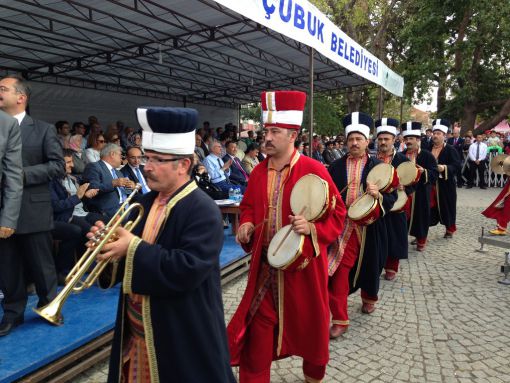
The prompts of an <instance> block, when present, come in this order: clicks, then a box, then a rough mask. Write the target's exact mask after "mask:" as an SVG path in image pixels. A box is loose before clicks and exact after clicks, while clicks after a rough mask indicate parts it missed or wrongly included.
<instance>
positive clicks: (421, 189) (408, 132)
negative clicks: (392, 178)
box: [401, 121, 437, 251]
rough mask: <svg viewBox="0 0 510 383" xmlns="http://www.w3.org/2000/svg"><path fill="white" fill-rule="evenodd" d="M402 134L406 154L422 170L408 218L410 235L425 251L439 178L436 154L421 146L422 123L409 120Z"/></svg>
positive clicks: (403, 127) (418, 249) (419, 247)
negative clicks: (432, 190)
mask: <svg viewBox="0 0 510 383" xmlns="http://www.w3.org/2000/svg"><path fill="white" fill-rule="evenodd" d="M401 130H402V134H403V136H404V140H405V143H406V146H407V149H406V150H405V151H404V155H405V156H406V157H407V158H408V159H409V160H410V161H412V162H414V163H415V164H416V165H417V166H418V167H419V168H421V170H422V174H421V176H420V180H419V182H418V183H417V184H416V185H415V191H414V193H413V194H411V196H410V197H411V201H410V203H409V210H408V213H407V219H408V220H409V221H408V225H407V227H408V228H409V235H411V236H413V237H415V240H414V241H413V242H412V244H416V250H417V251H424V250H425V245H426V244H427V236H428V233H429V222H430V209H429V206H430V190H431V187H432V184H434V183H435V182H436V178H437V162H436V160H435V159H434V156H433V155H432V154H431V153H430V152H429V151H428V150H425V149H421V148H420V137H421V123H420V122H415V121H412V122H411V121H409V122H406V123H404V124H402V125H401Z"/></svg>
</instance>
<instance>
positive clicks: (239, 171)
mask: <svg viewBox="0 0 510 383" xmlns="http://www.w3.org/2000/svg"><path fill="white" fill-rule="evenodd" d="M226 150H227V154H226V155H225V156H224V157H223V162H227V161H229V160H231V161H232V166H231V167H230V175H229V176H228V178H229V180H230V183H233V184H235V185H239V186H241V191H242V193H243V194H244V190H245V189H246V185H248V178H249V175H248V172H247V171H246V170H245V169H244V167H243V165H242V164H241V161H240V160H239V158H238V157H237V143H236V142H234V141H228V142H227V143H226Z"/></svg>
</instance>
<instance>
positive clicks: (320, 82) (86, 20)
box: [0, 0, 371, 108]
mask: <svg viewBox="0 0 510 383" xmlns="http://www.w3.org/2000/svg"><path fill="white" fill-rule="evenodd" d="M0 12H1V13H2V15H3V17H2V24H1V25H0V39H1V43H0V71H1V72H2V73H7V72H21V73H22V74H23V76H25V77H26V78H27V79H29V80H31V81H37V82H44V83H54V84H61V85H68V86H73V87H82V88H92V89H101V90H107V91H112V92H118V93H128V94H137V95H146V96H153V97H158V98H164V99H170V100H174V101H180V102H182V103H183V104H186V103H197V104H205V105H214V106H220V107H228V108H237V106H238V105H240V104H245V103H251V102H257V101H259V97H260V92H262V91H264V90H268V89H296V90H302V91H305V92H309V90H310V89H311V85H312V84H311V81H313V89H314V91H315V92H326V93H330V94H331V93H332V92H338V91H339V90H340V89H354V88H359V87H362V86H366V85H368V84H371V83H370V82H369V81H368V80H366V79H364V78H362V77H360V76H358V75H355V74H353V73H352V72H350V71H348V70H347V69H345V68H343V67H341V66H339V65H338V64H336V63H334V62H332V61H331V60H329V59H327V58H325V57H324V56H322V55H321V54H319V53H318V52H315V53H314V54H313V56H312V57H313V61H310V60H311V57H310V49H309V48H308V47H307V46H306V45H304V44H302V43H300V42H298V41H295V40H293V39H291V38H289V37H287V36H284V35H282V34H280V33H276V32H274V31H272V30H270V29H268V28H266V27H264V26H261V25H260V24H257V23H256V22H254V21H252V20H249V19H246V18H244V17H243V16H241V15H239V14H237V13H235V12H233V11H231V10H229V9H227V8H225V7H223V6H221V5H219V4H218V3H216V2H214V1H212V0H171V1H170V0H166V1H165V0H89V1H84V0H83V1H77V0H62V1H47V0H5V1H2V2H0ZM311 64H313V65H311ZM310 68H313V72H312V74H310Z"/></svg>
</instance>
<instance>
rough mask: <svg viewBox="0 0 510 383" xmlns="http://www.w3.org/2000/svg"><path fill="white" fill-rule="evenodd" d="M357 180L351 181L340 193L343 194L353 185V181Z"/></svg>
mask: <svg viewBox="0 0 510 383" xmlns="http://www.w3.org/2000/svg"><path fill="white" fill-rule="evenodd" d="M354 181H355V180H352V181H351V182H349V183H348V184H347V185H346V186H345V187H344V188H343V189H342V190H341V191H340V194H342V193H343V192H344V191H345V189H347V188H348V187H349V186H351V185H352V184H353V183H354Z"/></svg>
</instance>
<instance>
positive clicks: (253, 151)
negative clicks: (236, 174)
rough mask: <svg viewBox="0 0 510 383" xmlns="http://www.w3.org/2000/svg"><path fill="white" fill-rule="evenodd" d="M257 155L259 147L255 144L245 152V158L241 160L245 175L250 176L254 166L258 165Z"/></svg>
mask: <svg viewBox="0 0 510 383" xmlns="http://www.w3.org/2000/svg"><path fill="white" fill-rule="evenodd" d="M258 154H259V146H258V145H257V144H251V145H250V146H248V148H247V149H246V151H245V156H244V158H243V166H244V169H245V170H246V173H248V174H251V172H252V171H253V169H254V168H255V166H257V165H258V164H259V160H258V158H257V156H258Z"/></svg>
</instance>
